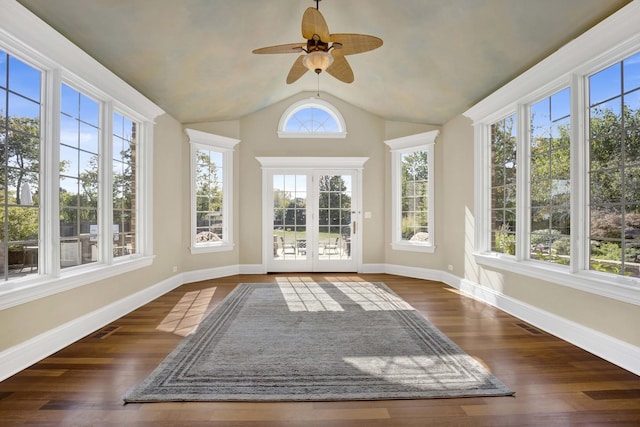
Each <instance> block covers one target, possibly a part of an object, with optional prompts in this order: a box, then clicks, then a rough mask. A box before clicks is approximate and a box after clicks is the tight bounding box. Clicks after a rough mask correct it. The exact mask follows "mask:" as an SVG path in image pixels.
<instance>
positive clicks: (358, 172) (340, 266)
mask: <svg viewBox="0 0 640 427" xmlns="http://www.w3.org/2000/svg"><path fill="white" fill-rule="evenodd" d="M368 159H369V158H368V157H256V160H257V161H258V162H259V163H260V164H261V165H262V210H263V212H262V261H263V269H264V271H269V272H279V271H316V272H320V271H347V272H350V271H360V269H361V265H362V238H361V237H360V236H361V235H362V233H361V232H357V231H356V232H355V233H353V234H352V236H351V253H352V258H351V260H350V261H349V262H347V261H346V260H342V261H340V260H336V262H335V264H331V262H330V261H322V260H320V259H319V258H318V253H317V252H314V251H312V250H309V251H308V252H307V254H308V257H307V258H306V259H305V260H296V261H293V262H290V263H289V262H287V261H282V260H279V261H275V262H274V257H273V209H272V208H271V207H272V206H273V188H272V186H273V175H274V174H288V173H291V174H298V173H299V174H301V175H305V176H307V177H308V180H307V189H306V191H307V196H308V197H307V207H306V208H307V211H308V212H309V213H310V215H309V216H308V217H307V218H313V212H315V211H316V209H317V198H315V195H317V190H316V189H315V188H314V186H315V185H317V183H315V180H316V179H318V174H333V173H335V174H341V173H348V174H352V175H353V177H354V181H353V183H352V185H353V187H352V214H351V219H352V221H355V222H356V224H358V225H360V224H362V208H361V206H362V194H363V193H362V186H363V183H362V171H363V168H364V163H365V162H366V161H367V160H368ZM312 195H313V196H314V197H312ZM353 210H355V212H354V211H353ZM317 225H318V224H317V218H316V219H308V222H307V227H312V228H315V227H316V226H317ZM358 225H357V226H356V229H357V230H361V229H362V227H361V226H358ZM314 239H315V238H314V237H312V235H307V245H308V246H307V247H315V246H316V242H315V241H314ZM354 254H355V255H354Z"/></svg>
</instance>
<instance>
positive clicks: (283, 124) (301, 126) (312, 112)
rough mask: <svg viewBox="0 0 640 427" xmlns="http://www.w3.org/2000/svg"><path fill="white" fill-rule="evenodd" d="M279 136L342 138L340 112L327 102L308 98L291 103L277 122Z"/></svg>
mask: <svg viewBox="0 0 640 427" xmlns="http://www.w3.org/2000/svg"><path fill="white" fill-rule="evenodd" d="M278 136H279V137H280V138H344V137H346V136H347V129H346V126H345V123H344V119H343V118H342V114H340V112H339V111H338V109H337V108H336V107H334V106H333V105H331V104H329V103H328V102H326V101H324V100H321V99H316V98H310V99H303V100H301V101H298V102H296V103H294V104H293V105H291V106H290V107H289V108H287V110H286V111H285V112H284V114H283V115H282V117H281V118H280V123H279V124H278Z"/></svg>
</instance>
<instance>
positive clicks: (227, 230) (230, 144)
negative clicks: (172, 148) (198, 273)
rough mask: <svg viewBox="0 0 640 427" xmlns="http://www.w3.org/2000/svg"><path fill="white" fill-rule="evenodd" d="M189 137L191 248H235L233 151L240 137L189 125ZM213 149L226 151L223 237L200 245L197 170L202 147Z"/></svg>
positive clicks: (204, 250)
mask: <svg viewBox="0 0 640 427" xmlns="http://www.w3.org/2000/svg"><path fill="white" fill-rule="evenodd" d="M185 133H186V134H187V136H188V137H189V144H190V146H191V148H190V162H189V163H190V173H189V176H190V181H189V182H190V187H191V229H190V234H191V237H190V241H191V244H190V245H189V250H190V252H191V253H192V254H204V253H211V252H225V251H231V250H233V248H234V246H235V244H234V241H233V215H232V213H233V167H234V161H233V151H234V147H235V146H236V145H237V144H238V143H239V142H240V140H239V139H235V138H228V137H226V136H221V135H214V134H212V133H207V132H202V131H198V130H195V129H189V128H185ZM200 149H203V150H209V151H216V152H218V153H222V183H223V184H222V218H223V219H222V240H221V241H218V242H210V243H204V244H196V240H195V239H196V234H197V233H196V229H197V213H196V170H197V165H196V162H197V152H198V150H200Z"/></svg>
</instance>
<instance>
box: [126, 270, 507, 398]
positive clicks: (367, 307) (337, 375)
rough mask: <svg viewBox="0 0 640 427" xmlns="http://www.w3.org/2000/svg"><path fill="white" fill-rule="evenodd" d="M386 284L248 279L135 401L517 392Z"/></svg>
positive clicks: (138, 390) (136, 391) (133, 394)
mask: <svg viewBox="0 0 640 427" xmlns="http://www.w3.org/2000/svg"><path fill="white" fill-rule="evenodd" d="M512 394H513V392H512V391H511V390H509V389H508V388H507V387H506V386H505V385H504V384H503V383H502V382H500V381H499V380H498V379H496V378H495V377H494V376H493V375H491V374H490V373H489V372H488V371H487V370H486V369H485V368H484V367H483V366H482V365H480V364H479V363H478V362H476V361H475V360H474V359H473V358H472V357H470V356H469V355H467V354H466V353H465V352H464V351H462V350H461V349H460V348H459V347H458V346H457V345H456V344H454V343H453V342H452V341H451V340H450V339H449V338H447V337H446V336H445V335H444V334H443V333H442V332H440V330H438V329H437V328H436V327H435V326H433V325H432V324H431V323H430V322H429V321H427V320H426V319H425V318H424V317H423V316H422V315H421V314H420V313H418V312H417V311H416V310H414V309H413V308H412V307H411V306H410V305H409V304H408V303H407V302H405V301H404V300H403V299H401V298H400V297H399V296H398V295H396V294H395V293H394V292H393V291H392V290H391V289H389V288H388V287H387V286H386V285H385V284H383V283H370V282H331V283H316V282H299V283H289V282H288V283H284V284H273V283H271V284H265V283H252V284H240V285H238V286H237V287H236V288H235V289H234V290H233V291H232V292H231V293H230V294H229V295H228V296H227V297H226V298H225V299H224V300H223V301H222V302H221V303H220V304H219V305H218V306H217V307H216V308H215V309H214V310H213V311H212V312H211V313H210V314H209V315H208V316H207V317H206V318H205V319H204V320H203V321H202V323H201V324H200V325H199V326H198V329H197V330H196V331H195V333H193V334H192V335H190V336H188V337H187V338H185V339H184V341H183V342H181V344H180V345H179V346H178V347H177V348H176V349H175V350H174V351H173V352H172V353H171V354H170V355H169V356H167V358H166V359H165V360H164V361H163V362H162V363H161V364H160V365H159V366H158V367H157V368H156V369H155V370H154V371H153V372H152V373H151V374H150V375H149V376H148V377H147V378H146V379H145V380H144V381H142V382H141V383H140V384H138V385H137V386H135V387H133V388H132V389H131V390H130V391H128V392H127V393H126V394H125V396H124V400H125V402H162V401H318V400H378V399H424V398H451V397H467V396H505V395H512Z"/></svg>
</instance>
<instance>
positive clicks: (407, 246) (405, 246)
mask: <svg viewBox="0 0 640 427" xmlns="http://www.w3.org/2000/svg"><path fill="white" fill-rule="evenodd" d="M391 248H392V249H393V250H394V251H409V252H423V253H430V254H432V253H434V252H435V251H436V247H435V246H434V245H432V244H430V243H428V244H425V243H410V242H393V243H392V244H391Z"/></svg>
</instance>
